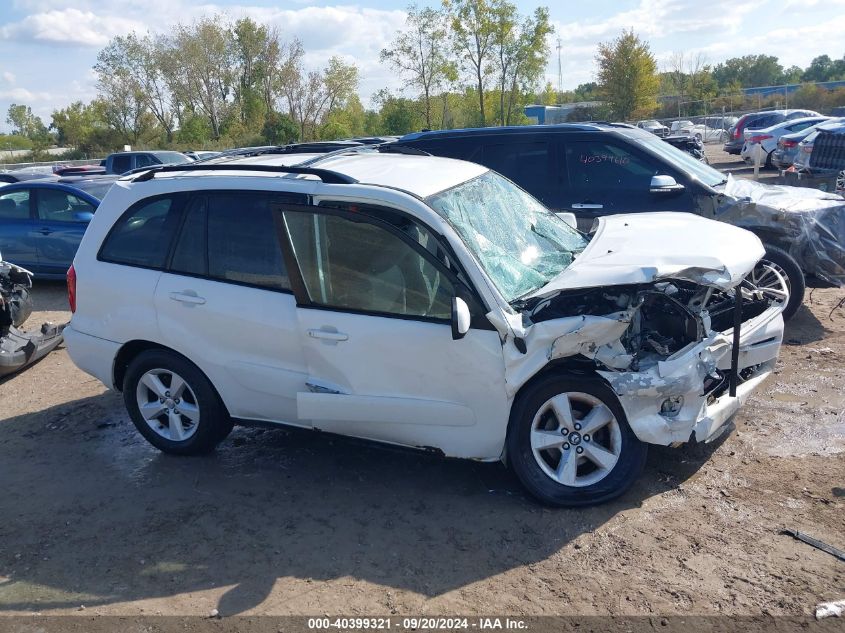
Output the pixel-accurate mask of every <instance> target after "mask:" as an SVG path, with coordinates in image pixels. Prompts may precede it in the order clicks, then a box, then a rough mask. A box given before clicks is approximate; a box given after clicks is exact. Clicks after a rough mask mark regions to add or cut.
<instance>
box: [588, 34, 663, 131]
mask: <svg viewBox="0 0 845 633" xmlns="http://www.w3.org/2000/svg"><path fill="white" fill-rule="evenodd" d="M596 62H597V64H598V67H599V72H598V83H599V92H600V94H601V96H602V98H603V99H604V100H606V101H607V102H608V103H609V104H610V105H611V106H612V108H613V113H614V115H615V116H616V117H617V118H618V119H620V120H622V121H627V120H630V119H631V118H632V116H634V114H644V113H646V112H649V111H651V110H653V109H654V108H655V107H656V106H657V101H656V97H657V91H658V89H659V88H660V79H659V78H658V76H657V62H656V61H655V59H654V55H652V54H651V50H650V48H649V46H648V43H647V42H644V41H642V40H641V39H640V38H639V37H638V36H637V35H636V34H635V33H634V31H633V30H631V31H623V32H622V35H620V36H619V37H618V38H616V39H615V40H613V41H612V42H607V43H602V44H599V49H598V54H597V56H596Z"/></svg>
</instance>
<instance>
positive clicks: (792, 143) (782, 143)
mask: <svg viewBox="0 0 845 633" xmlns="http://www.w3.org/2000/svg"><path fill="white" fill-rule="evenodd" d="M778 145H780V146H781V147H795V146H796V145H798V141H792V140H789V139H786V140H784V139H781V140H779V141H778Z"/></svg>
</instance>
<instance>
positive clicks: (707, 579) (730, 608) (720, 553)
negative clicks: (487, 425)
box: [0, 161, 845, 616]
mask: <svg viewBox="0 0 845 633" xmlns="http://www.w3.org/2000/svg"><path fill="white" fill-rule="evenodd" d="M734 162H735V161H734ZM843 296H845V293H844V292H843V291H841V290H838V289H830V288H817V289H815V290H813V291H812V292H808V296H807V299H806V301H805V305H804V307H803V308H802V309H801V310H800V312H799V313H798V315H797V316H796V318H795V319H794V320H793V321H791V322H790V323H789V324H788V326H787V331H786V341H785V345H784V347H783V351H782V354H781V361H780V364H779V367H778V370H777V372H776V374H775V375H774V376H772V377H771V378H770V379H769V380H768V382H767V383H766V384H765V385H764V386H763V388H762V389H761V390H760V391H759V392H758V393H757V394H755V395H754V397H753V398H752V399H751V400H750V402H749V403H748V405H747V406H746V407H745V408H744V409H743V410H742V411H741V412H740V413H739V414H738V415H737V416H736V418H735V424H736V430H735V431H734V432H733V433H732V434H730V435H728V436H725V437H724V438H723V439H722V441H721V442H719V443H716V444H713V445H703V446H689V447H683V448H680V449H669V448H653V449H652V450H651V451H650V453H649V461H648V466H647V469H646V472H645V473H644V475H643V476H642V478H641V479H640V481H639V482H638V483H637V484H636V485H635V486H634V488H633V489H632V490H631V491H630V492H629V493H628V494H627V495H625V496H624V498H622V499H620V500H618V501H616V502H614V503H611V504H608V505H604V506H601V507H597V508H591V509H586V510H551V509H546V508H543V507H540V506H538V505H537V504H536V503H534V502H533V501H531V500H530V499H528V498H527V497H526V496H525V495H524V494H523V493H522V491H521V490H520V487H519V485H518V484H517V483H516V481H515V480H514V479H513V477H512V476H511V475H510V474H509V473H508V472H507V471H506V470H505V469H504V468H503V467H501V466H500V465H495V464H476V463H471V462H461V461H451V460H444V459H440V458H436V457H432V456H428V455H423V454H417V453H413V452H407V451H400V450H391V449H385V448H380V447H375V446H372V445H369V444H365V443H362V442H356V441H351V440H343V439H337V438H334V439H332V438H327V437H325V436H323V437H320V436H319V435H315V434H309V433H304V432H298V431H288V430H283V429H272V430H264V429H254V428H252V429H245V428H236V429H235V431H234V432H233V433H232V435H231V436H230V438H229V439H228V440H227V441H226V442H225V443H224V444H223V445H222V446H221V447H220V449H219V450H218V451H217V452H216V453H214V454H212V455H209V456H206V457H201V458H174V457H168V456H165V455H162V454H160V453H158V452H157V451H156V450H154V449H153V448H152V447H150V446H149V445H148V444H147V443H146V442H145V441H144V440H142V439H141V437H140V436H139V434H138V433H137V432H136V430H135V428H134V427H133V425H132V423H131V422H130V421H129V419H128V417H127V415H126V414H125V413H124V410H123V406H122V400H121V396H120V394H115V393H111V392H108V391H106V390H105V389H104V388H103V386H102V385H101V384H99V383H98V382H97V381H95V380H94V379H93V378H90V377H88V376H87V375H85V374H83V373H82V372H80V371H79V370H78V369H76V368H75V366H74V365H73V364H72V363H71V361H70V360H69V358H68V355H67V352H66V351H65V349H64V348H63V347H62V348H60V349H58V350H57V351H55V352H53V353H51V354H50V355H49V356H47V357H46V358H45V359H43V360H42V361H41V362H39V363H38V364H37V365H35V366H33V367H31V368H29V369H27V370H26V371H24V372H22V373H20V374H18V375H16V376H13V377H11V378H8V379H6V380H5V381H3V382H0V486H2V493H0V613H5V614H33V613H41V614H45V615H46V614H81V613H83V612H84V614H86V615H91V614H103V615H129V616H138V615H155V614H164V615H208V614H209V613H211V612H212V610H214V609H217V610H218V611H219V613H220V614H221V615H224V616H228V615H234V614H252V615H258V614H272V615H282V614H296V615H323V614H325V613H330V614H339V615H356V614H358V615H390V614H403V615H422V614H441V615H457V614H465V615H470V614H491V613H495V614H505V613H506V614H514V615H543V614H549V615H551V614H555V615H560V614H580V615H592V614H595V615H604V614H613V615H637V614H660V615H672V614H686V615H691V614H702V615H704V614H716V615H718V614H723V615H760V614H770V615H809V614H811V613H812V610H813V607H814V606H815V605H816V603H818V602H821V601H825V600H834V599H842V598H845V563H843V562H841V561H838V560H837V559H835V558H834V557H833V556H830V555H829V554H826V553H823V552H821V551H819V550H816V549H814V548H812V547H810V546H808V545H805V544H803V543H800V542H798V541H795V540H793V539H792V538H790V537H788V536H783V535H780V534H779V531H780V530H781V529H783V528H794V529H798V530H801V531H804V532H807V533H809V534H811V535H813V536H815V537H816V538H819V539H821V540H824V541H826V542H828V543H830V544H832V545H834V546H837V547H839V548H845V512H844V511H843V509H845V389H843V385H845V309H842V308H839V309H834V308H835V306H836V304H837V303H838V302H839V301H840V299H842V297H843ZM35 302H36V307H37V309H38V311H39V312H38V313H37V314H35V315H34V316H33V317H32V321H31V323H32V324H33V325H36V324H39V323H40V322H41V321H42V320H44V319H53V320H56V321H61V320H63V319H67V318H68V317H69V313H67V312H65V311H64V310H65V297H64V288H63V286H61V285H60V284H39V285H37V286H36V288H35ZM83 606H84V610H83Z"/></svg>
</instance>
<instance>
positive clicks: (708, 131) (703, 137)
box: [671, 121, 728, 143]
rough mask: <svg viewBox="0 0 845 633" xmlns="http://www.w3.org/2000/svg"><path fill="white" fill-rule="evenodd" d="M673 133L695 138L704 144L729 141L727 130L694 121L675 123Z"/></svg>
mask: <svg viewBox="0 0 845 633" xmlns="http://www.w3.org/2000/svg"><path fill="white" fill-rule="evenodd" d="M671 131H672V134H685V135H687V136H694V137H696V138H697V139H698V140H699V141H702V142H703V143H715V142H719V143H722V142H724V141H726V140H728V132H727V130H724V129H722V128H712V127H707V126H706V125H704V124H703V123H698V124H696V123H693V122H692V121H673V122H672V127H671Z"/></svg>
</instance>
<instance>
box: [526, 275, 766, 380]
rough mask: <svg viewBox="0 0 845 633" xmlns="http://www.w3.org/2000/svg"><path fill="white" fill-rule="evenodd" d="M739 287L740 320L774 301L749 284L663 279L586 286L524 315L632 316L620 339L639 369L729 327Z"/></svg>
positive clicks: (537, 317)
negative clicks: (718, 285) (722, 285)
mask: <svg viewBox="0 0 845 633" xmlns="http://www.w3.org/2000/svg"><path fill="white" fill-rule="evenodd" d="M738 288H742V290H741V292H742V293H743V304H742V321H743V322H744V321H748V320H749V319H753V318H754V317H756V316H758V315H760V314H762V313H763V312H764V311H765V310H767V309H768V308H769V307H770V306H771V305H772V303H773V302H774V301H775V298H773V297H772V296H770V295H767V294H765V292H764V291H759V290H756V289H754V288H752V287H749V286H741V287H740V286H737V287H736V288H732V289H730V290H727V291H726V290H719V289H716V288H713V287H710V286H704V285H699V284H695V283H692V282H689V281H677V280H672V281H662V282H657V283H654V284H648V285H635V286H616V287H610V288H586V289H580V290H573V291H569V292H562V293H560V294H559V295H557V296H555V297H552V298H550V299H545V300H541V301H538V302H536V303H535V304H534V305H532V306H525V307H526V310H525V311H524V312H523V315H524V317H527V318H528V319H530V321H531V322H532V323H541V322H543V321H549V320H552V319H560V318H565V317H572V316H578V315H610V314H619V313H625V314H629V315H630V327H628V328H627V330H626V331H625V333H624V334H623V335H622V336H621V337H620V343H621V345H622V346H623V347H624V349H625V351H626V352H627V355H628V356H629V357H630V363H626V365H625V366H624V367H622V366H619V363H613V364H612V365H611V366H610V368H611V369H629V370H631V371H640V370H641V369H645V368H647V367H650V366H653V365H654V364H655V363H656V362H658V361H661V360H665V359H666V358H668V357H670V356H672V355H673V354H675V353H676V352H678V351H680V350H682V349H683V348H685V347H687V346H688V345H690V344H693V343H696V342H698V341H701V340H702V339H704V338H706V337H707V336H708V335H709V334H710V332H712V331H715V332H724V331H726V330H729V329H731V328H732V327H733V319H734V306H735V304H736V292H738Z"/></svg>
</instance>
